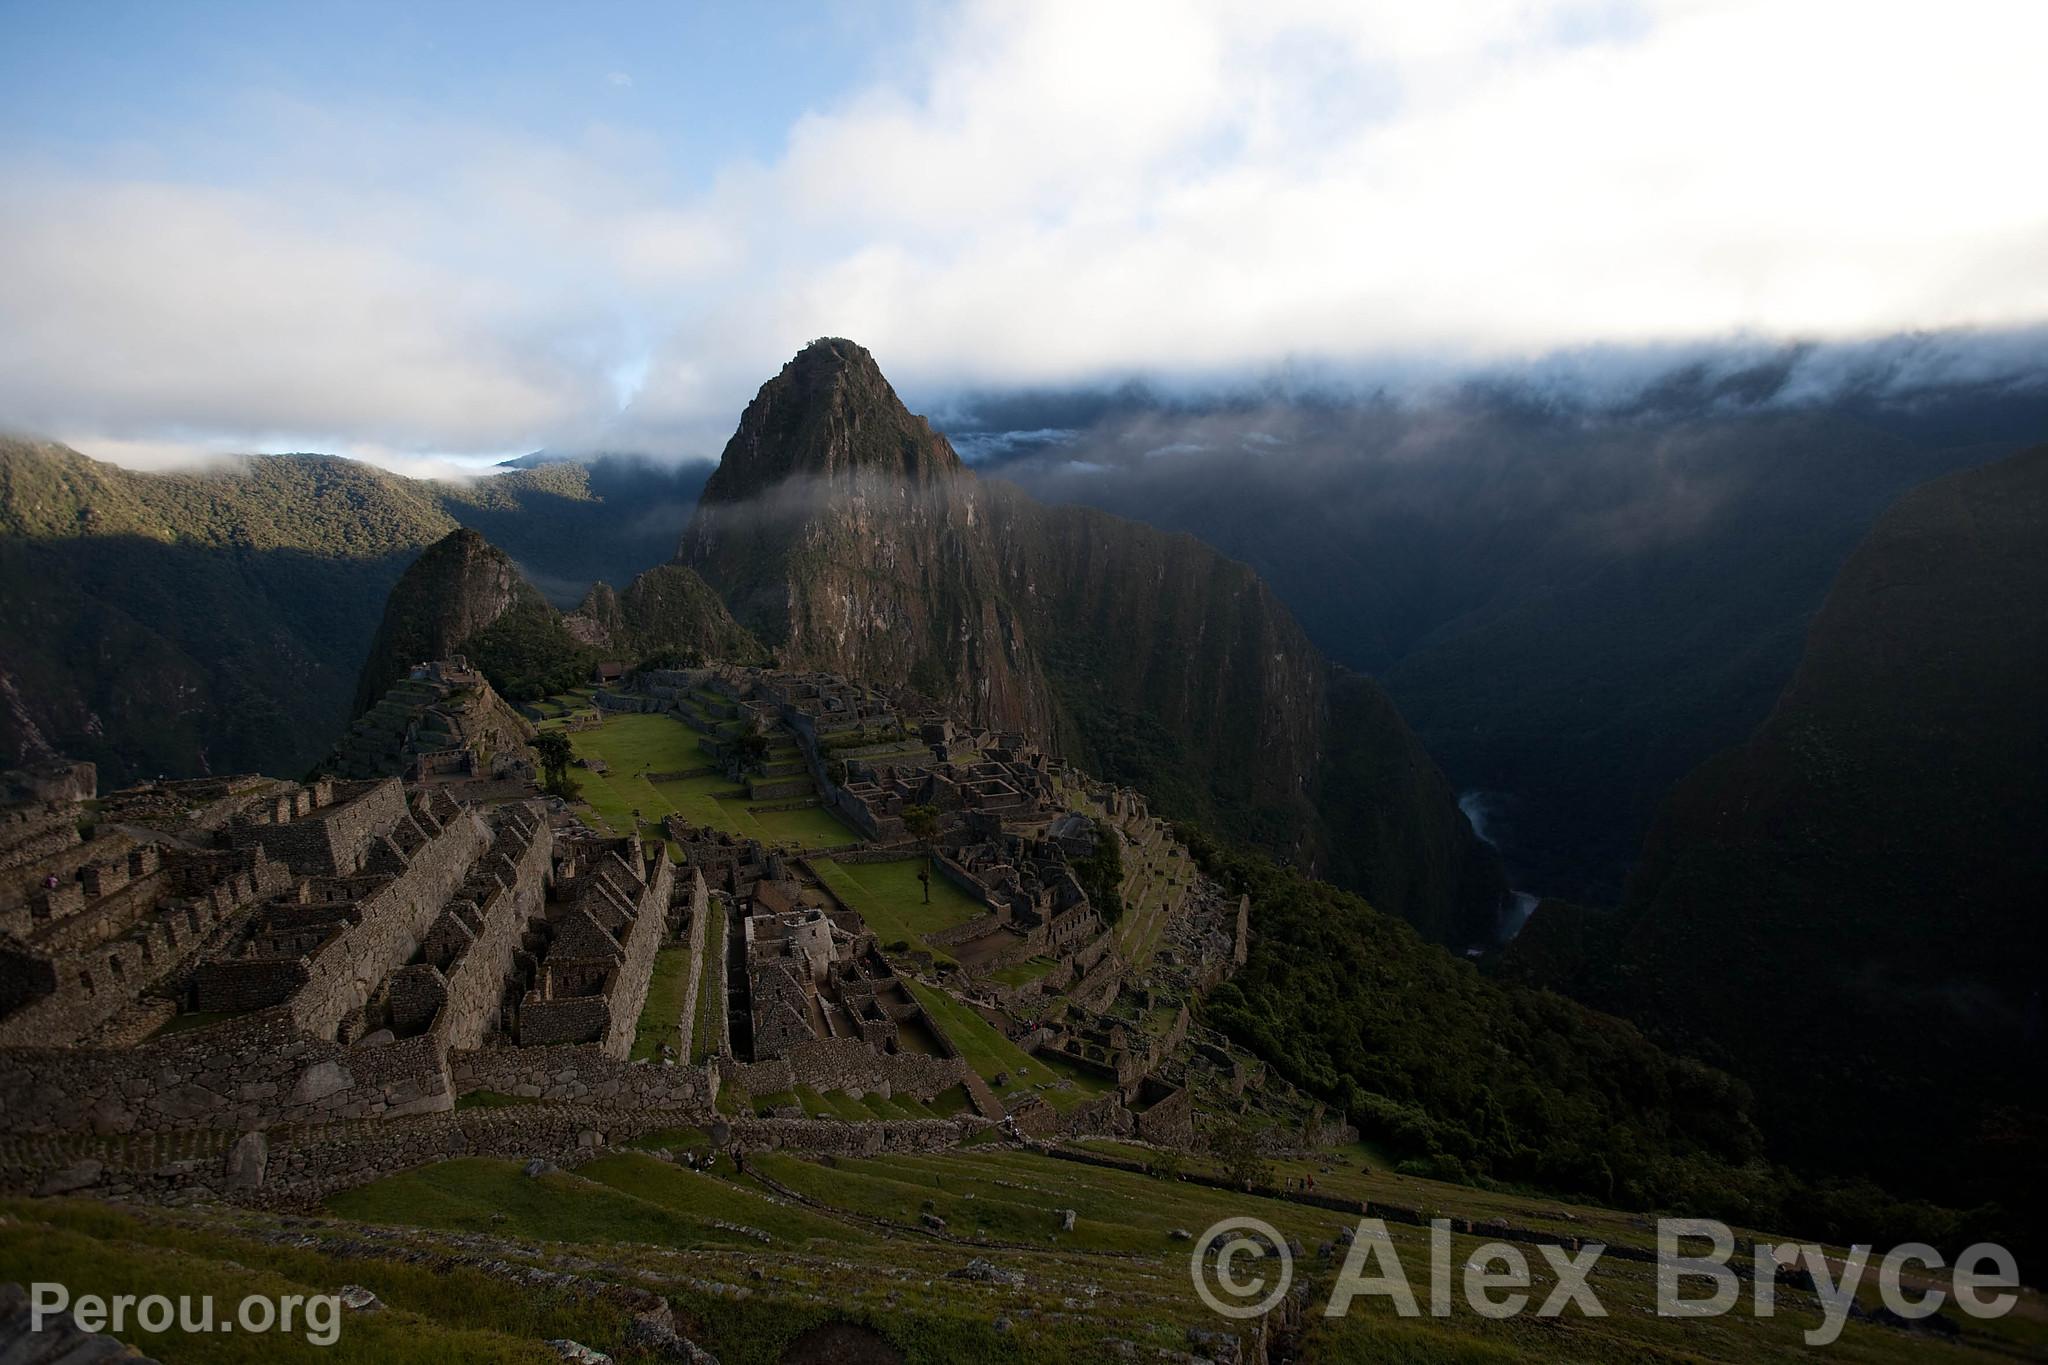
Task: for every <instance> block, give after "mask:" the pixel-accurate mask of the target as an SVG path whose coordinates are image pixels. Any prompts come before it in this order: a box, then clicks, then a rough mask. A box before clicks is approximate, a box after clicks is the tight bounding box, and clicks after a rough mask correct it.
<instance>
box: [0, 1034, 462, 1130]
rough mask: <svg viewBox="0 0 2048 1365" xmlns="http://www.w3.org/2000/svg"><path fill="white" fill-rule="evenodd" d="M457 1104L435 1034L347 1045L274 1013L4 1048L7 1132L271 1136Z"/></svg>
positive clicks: (1, 1079) (0, 1072)
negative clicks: (113, 1040)
mask: <svg viewBox="0 0 2048 1365" xmlns="http://www.w3.org/2000/svg"><path fill="white" fill-rule="evenodd" d="M453 1103H454V1094H453V1091H452V1090H451V1088H450V1085H449V1077H448V1070H447V1067H446V1065H445V1063H444V1061H443V1059H442V1053H441V1049H440V1046H439V1044H438V1042H437V1040H436V1039H434V1038H433V1037H432V1036H431V1035H422V1036H420V1037H417V1038H408V1039H404V1040H401V1041H398V1042H392V1043H387V1044H384V1045H382V1046H362V1045H358V1046H355V1047H343V1046H341V1045H340V1044H337V1043H333V1042H328V1041H325V1040H323V1039H318V1038H309V1037H306V1036H305V1035H304V1034H301V1033H299V1032H297V1031H296V1030H295V1029H294V1028H293V1026H292V1021H291V1016H290V1013H289V1011H287V1010H284V1009H271V1010H265V1011H262V1012H260V1013H257V1014H253V1015H245V1016H243V1017H242V1018H240V1019H235V1020H231V1021H229V1022H227V1023H224V1024H218V1025H215V1026H214V1027H212V1028H209V1029H194V1030H192V1031H190V1032H186V1033H176V1034H172V1035H170V1036H168V1037H165V1038H159V1039H154V1040H151V1041H149V1042H147V1043H143V1044H141V1045H139V1046H136V1047H132V1048H122V1049H97V1048H8V1049H5V1050H0V1132H6V1133H65V1132H93V1133H127V1132H138V1131H140V1132H148V1131H182V1130H188V1129H206V1128H234V1129H237V1130H248V1129H261V1128H270V1127H274V1126H277V1125H279V1124H290V1123H315V1122H320V1121H323V1120H331V1119H337V1118H366V1117H375V1116H378V1115H402V1114H413V1113H426V1112H431V1111H433V1110H437V1109H446V1108H448V1107H449V1106H450V1105H451V1104H453Z"/></svg>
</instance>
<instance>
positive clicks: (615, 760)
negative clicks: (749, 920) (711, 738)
mask: <svg viewBox="0 0 2048 1365" xmlns="http://www.w3.org/2000/svg"><path fill="white" fill-rule="evenodd" d="M703 740H704V736H702V735H700V734H698V733H697V732H696V731H695V730H692V729H691V728H690V727H689V726H687V725H685V724H683V723H682V722H681V721H679V720H677V719H676V718H675V717H674V716H669V715H649V714H643V713H638V712H625V713H619V714H609V715H607V716H606V717H605V722H604V724H603V725H602V726H601V727H599V728H598V729H595V730H577V731H573V732H571V734H570V735H569V742H570V744H571V745H572V746H574V748H575V750H576V754H577V756H578V757H580V758H593V759H602V760H603V761H604V763H605V766H606V768H607V769H608V771H606V772H603V773H596V772H592V771H591V770H590V769H588V768H577V769H574V770H573V771H572V772H571V774H570V775H571V776H572V777H574V778H575V779H576V781H577V782H578V783H579V784H580V785H581V786H582V789H583V800H584V801H585V803H587V804H588V805H589V807H590V809H591V810H592V811H594V812H595V813H596V814H597V816H598V818H599V819H600V820H602V821H603V822H604V824H605V825H606V827H607V828H609V829H610V830H611V831H612V833H614V834H624V833H627V832H628V831H634V830H635V829H636V824H637V832H638V833H640V834H642V835H645V836H648V837H653V838H659V837H660V836H661V833H662V831H661V820H662V817H663V816H665V815H671V814H673V815H679V816H681V817H682V818H683V819H684V820H686V821H688V822H689V823H690V824H693V825H704V826H708V827H710V828H712V829H716V830H723V831H724V832H726V833H728V834H733V835H737V836H739V837H741V838H747V839H759V840H760V841H761V842H762V843H764V844H771V845H775V844H781V845H788V846H791V847H796V848H830V847H837V846H839V845H843V844H853V843H859V842H860V835H859V834H858V833H856V832H855V831H854V830H853V829H852V828H851V827H849V826H848V825H846V824H845V823H844V822H842V821H841V820H840V819H839V818H838V817H837V816H835V815H833V814H832V813H831V812H830V811H827V810H825V809H823V808H821V807H810V808H806V809H801V810H790V811H770V810H761V809H759V808H758V807H757V806H756V805H754V804H753V803H750V802H749V801H748V800H747V798H746V796H745V794H744V790H743V788H742V787H741V786H740V785H739V784H737V783H735V782H733V781H731V780H730V779H728V778H726V777H725V776H724V775H723V774H721V773H709V774H705V775H702V776H697V777H683V778H672V779H669V780H667V781H663V782H654V781H650V780H649V778H648V776H647V774H649V773H672V772H689V771H691V770H693V769H697V768H704V767H709V766H711V764H712V759H711V756H710V755H709V754H708V753H706V752H705V751H704V749H703V747H702V746H703ZM766 804H768V805H777V804H780V803H778V802H773V801H771V802H767V803H766ZM634 811H638V812H639V813H640V814H639V819H638V821H637V822H636V821H635V818H634V815H633V812H634Z"/></svg>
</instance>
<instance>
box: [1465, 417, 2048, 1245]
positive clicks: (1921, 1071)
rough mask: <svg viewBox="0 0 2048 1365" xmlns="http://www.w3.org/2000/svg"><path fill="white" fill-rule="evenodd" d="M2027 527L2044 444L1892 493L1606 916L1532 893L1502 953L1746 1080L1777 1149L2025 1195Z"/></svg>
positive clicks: (1888, 1175)
mask: <svg viewBox="0 0 2048 1365" xmlns="http://www.w3.org/2000/svg"><path fill="white" fill-rule="evenodd" d="M2044 524H2048V447H2043V448H2038V449H2035V450H2032V451H2029V452H2026V453H2023V454H2021V455H2018V456H2014V457H2012V458H2009V459H2007V460H2004V461H2001V462H1999V463H1997V464H1993V465H1988V466H1985V467H1983V468H1979V469H1975V470H1969V471H1966V472H1963V473H1958V474H1953V475H1950V476H1948V477H1946V478H1943V479H1939V480H1936V481H1935V482H1933V483H1930V484H1927V485H1925V486H1924V487H1921V488H1919V489H1916V490H1915V491H1913V492H1912V493H1910V494H1908V495H1906V496H1905V497H1903V498H1901V499H1900V500H1899V501H1898V502H1897V503H1896V504H1894V505H1893V507H1892V508H1891V510H1890V511H1888V512H1886V513H1885V515H1884V516H1883V517H1882V518H1881V519H1880V520H1879V521H1878V523H1877V525H1876V527H1875V528H1874V529H1873V530H1872V531H1871V533H1870V535H1869V536H1868V537H1867V538H1866V539H1865V540H1864V542H1863V544H1862V545H1861V546H1860V547H1858V549H1857V550H1856V552H1855V553H1854V554H1853V555H1852V556H1851V557H1850V559H1849V561H1848V563H1847V564H1846V565H1845V566H1844V568H1843V570H1842V572H1841V574H1840V576H1839V577H1838V578H1837V580H1836V582H1835V585H1834V587H1833V588H1832V590H1831V591H1830V592H1829V594H1828V597H1827V602H1826V605H1825V606H1824V607H1823V608H1822V609H1821V612H1820V614H1819V615H1818V616H1817V617H1816V618H1815V620H1814V624H1813V629H1812V631H1811V632H1810V634H1809V636H1808V639H1807V645H1806V651H1805V655H1804V657H1803V658H1802V659H1801V661H1800V664H1799V669H1798V672H1797V674H1796V675H1795V676H1794V678H1793V680H1792V683H1791V685H1790V686H1789V687H1788V688H1787V689H1786V691H1785V694H1784V695H1783V696H1782V697H1781V698H1780V699H1779V701H1778V704H1777V706H1776V708H1775V709H1774V710H1773V711H1772V712H1771V715H1770V717H1769V719H1767V720H1766V721H1765V722H1764V724H1763V725H1762V726H1761V727H1760V728H1759V729H1758V730H1757V732H1756V734H1755V735H1754V736H1753V737H1752V738H1751V739H1750V740H1749V741H1748V742H1747V743H1746V744H1743V745H1741V746H1740V747H1738V748H1735V749H1732V750H1730V751H1728V752H1727V753H1724V754H1721V755H1720V756H1718V757H1716V758H1714V759H1712V760H1711V761H1709V762H1708V763H1706V764H1704V765H1702V766H1701V767H1700V768H1699V769H1698V770H1697V771H1695V772H1694V773H1693V774H1692V775H1691V776H1689V777H1688V778H1686V780H1685V781H1684V782H1683V783H1681V784H1680V785H1679V786H1678V788H1677V789H1676V790H1675V791H1674V792H1673V794H1672V796H1671V799H1670V800H1669V802H1668V803H1667V804H1666V806H1665V808H1664V812H1663V814H1662V816H1661V818H1660V819H1659V821H1658V823H1657V826H1656V828H1655V830H1654V831H1653V833H1652V835H1651V837H1650V839H1649V841H1648V843H1647V845H1646V846H1645V849H1644V856H1643V861H1642V864H1641V866H1640V868H1639V869H1638V871H1637V873H1636V875H1635V877H1634V878H1633V879H1632V881H1631V884H1630V888H1629V894H1628V896H1627V898H1626V900H1625V902H1624V904H1623V906H1622V908H1621V909H1620V910H1619V911H1618V912H1615V913H1614V914H1612V915H1611V916H1608V915H1601V914H1598V913H1595V912H1590V911H1586V910H1582V909H1578V908H1576V907H1571V906H1566V905H1557V904H1550V905H1545V906H1544V907H1543V908H1542V909H1540V910H1539V911H1538V912H1537V914H1536V917H1535V919H1534V920H1533V921H1532V923H1531V927H1530V929H1529V931H1527V932H1526V933H1525V935H1524V938H1525V939H1526V942H1523V941H1518V942H1517V943H1516V945H1515V947H1514V948H1513V949H1512V950H1511V951H1510V953H1509V954H1508V955H1507V959H1506V962H1505V963H1504V968H1505V970H1507V971H1508V972H1510V973H1511V974H1517V975H1520V976H1522V977H1524V978H1533V979H1537V980H1543V981H1547V982H1550V983H1553V984H1569V985H1571V986H1572V987H1573V988H1574V989H1575V990H1577V991H1578V992H1579V993H1580V994H1582V995H1583V996H1584V997H1586V998H1588V999H1590V1000H1593V1001H1594V1002H1596V1003H1599V1004H1603V1005H1607V1006H1609V1007H1612V1008H1615V1009H1617V1010H1619V1011H1621V1012H1624V1013H1628V1014H1630V1015H1632V1016H1633V1017H1635V1018H1637V1019H1638V1020H1640V1021H1642V1022H1643V1024H1644V1026H1645V1027H1646V1028H1649V1029H1650V1030H1651V1031H1652V1032H1653V1033H1654V1034H1656V1035H1657V1036H1659V1037H1661V1038H1662V1039H1664V1040H1665V1041H1666V1042H1668V1043H1671V1044H1674V1045H1676V1046H1679V1047H1681V1048H1684V1049H1686V1050H1689V1051H1692V1052H1695V1053H1697V1054H1698V1055H1700V1056H1702V1057H1704V1058H1706V1059H1707V1060H1710V1061H1713V1062H1716V1063H1718V1064H1721V1065H1724V1066H1727V1067H1728V1068H1729V1069H1731V1070H1733V1071H1735V1072H1736V1073H1737V1074H1738V1075H1742V1076H1744V1077H1745V1078H1747V1079H1749V1080H1750V1081H1751V1082H1752V1083H1753V1084H1754V1085H1755V1087H1756V1089H1757V1093H1758V1099H1759V1118H1760V1120H1761V1121H1762V1122H1763V1124H1764V1126H1765V1127H1766V1129H1767V1130H1768V1131H1770V1132H1771V1133H1773V1134H1774V1135H1775V1136H1776V1137H1777V1138H1778V1139H1779V1140H1780V1141H1781V1143H1782V1144H1783V1147H1784V1149H1785V1151H1786V1153H1787V1155H1788V1156H1791V1157H1792V1158H1793V1159H1795V1160H1799V1161H1806V1162H1820V1161H1825V1162H1831V1163H1833V1164H1834V1165H1835V1166H1836V1167H1837V1168H1847V1169H1851V1170H1856V1171H1861V1172H1865V1173H1869V1174H1872V1175H1874V1176H1876V1177H1878V1178H1880V1179H1884V1180H1886V1181H1889V1182H1893V1184H1894V1187H1895V1188H1897V1189H1899V1190H1901V1191H1906V1190H1914V1189H1919V1190H1926V1191H1927V1192H1929V1193H1932V1194H1936V1195H1939V1196H1941V1197H1945V1198H1951V1199H1964V1200H1978V1199H1984V1200H1993V1199H1995V1200H1999V1201H2001V1202H2005V1203H2007V1204H2009V1205H2011V1206H2013V1207H2018V1208H2025V1209H2030V1210H2033V1211H2036V1212H2038V1211H2040V1210H2042V1209H2043V1208H2044V1207H2048V1191H2044V1188H2043V1185H2042V1172H2043V1171H2044V1170H2048V1105H2044V1104H2043V1103H2042V1096H2043V1095H2044V1094H2048V1086H2044V1082H2048V1037H2044V1034H2048V1030H2044V1019H2043V1000H2042V995H2043V983H2044V981H2048V922H2044V919H2043V915H2042V904H2041V895H2042V889H2043V887H2048V839H2044V838H2043V837H2042V835H2043V831H2044V830H2048V683H2044V679H2048V539H2044V537H2043V536H2042V534H2041V527H2042V526H2043V525H2044Z"/></svg>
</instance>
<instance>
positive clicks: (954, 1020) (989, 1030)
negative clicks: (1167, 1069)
mask: <svg viewBox="0 0 2048 1365" xmlns="http://www.w3.org/2000/svg"><path fill="white" fill-rule="evenodd" d="M905 984H907V985H908V986H909V987H910V989H911V990H912V991H913V992H914V993H915V994H916V996H917V999H918V1003H919V1004H921V1005H923V1006H924V1009H925V1013H927V1014H929V1015H930V1016H931V1017H932V1019H933V1020H934V1021H935V1022H936V1023H937V1024H938V1026H939V1027H940V1028H941V1029H943V1030H944V1031H945V1034H946V1036H947V1037H948V1038H950V1039H952V1040H953V1046H954V1047H957V1048H959V1049H960V1055H961V1056H962V1057H965V1058H966V1059H967V1065H969V1066H971V1067H973V1068H974V1074H975V1075H977V1076H979V1077H981V1078H982V1079H983V1080H985V1081H989V1082H991V1083H993V1081H994V1080H995V1078H996V1075H997V1073H999V1072H1008V1073H1009V1076H1010V1083H1009V1085H1008V1086H1007V1087H1005V1089H1004V1090H1002V1091H999V1092H998V1094H1008V1093H1013V1092H1014V1091H1016V1090H1018V1089H1022V1088H1029V1087H1035V1086H1037V1085H1038V1084H1039V1083H1040V1082H1042V1081H1046V1080H1051V1079H1054V1078H1064V1079H1066V1080H1068V1081H1069V1082H1071V1084H1070V1085H1069V1086H1068V1088H1066V1089H1053V1090H1041V1091H1039V1092H1038V1093H1039V1094H1041V1095H1043V1096H1044V1097H1045V1100H1046V1102H1047V1103H1048V1104H1050V1105H1052V1107H1053V1108H1055V1109H1060V1110H1066V1109H1072V1108H1074V1107H1075V1106H1076V1105H1079V1104H1082V1103H1084V1102H1085V1101H1087V1100H1089V1099H1091V1098H1093V1097H1094V1096H1096V1095H1099V1094H1101V1093H1102V1092H1103V1091H1105V1090H1108V1089H1109V1088H1110V1084H1109V1082H1108V1081H1106V1080H1103V1079H1102V1078H1100V1077H1097V1076H1091V1075H1088V1074H1086V1073H1084V1072H1082V1071H1080V1070H1078V1069H1076V1068H1074V1067H1071V1066H1067V1065H1065V1064H1063V1063H1056V1062H1054V1061H1052V1060H1050V1059H1043V1058H1039V1057H1034V1056H1032V1055H1030V1054H1029V1053H1027V1052H1025V1051H1024V1050H1023V1049H1022V1048H1020V1047H1018V1046H1017V1045H1016V1044H1015V1043H1013V1042H1011V1041H1010V1040H1009V1039H1008V1038H1005V1037H1004V1036H1003V1035H1002V1033H1001V1032H999V1031H998V1030H997V1028H996V1026H995V1025H993V1024H991V1023H989V1021H988V1020H986V1019H984V1018H982V1017H981V1016H980V1015H979V1014H976V1013H975V1012H974V1010H973V1009H972V1008H971V1007H970V1006H967V1005H963V1004H961V1003H960V1002H959V1001H958V1000H955V999H954V998H953V997H952V996H950V995H948V994H946V993H945V992H944V991H942V990H939V989H938V988H936V987H933V986H927V985H925V984H924V983H923V982H922V981H912V980H909V979H908V978H906V979H905Z"/></svg>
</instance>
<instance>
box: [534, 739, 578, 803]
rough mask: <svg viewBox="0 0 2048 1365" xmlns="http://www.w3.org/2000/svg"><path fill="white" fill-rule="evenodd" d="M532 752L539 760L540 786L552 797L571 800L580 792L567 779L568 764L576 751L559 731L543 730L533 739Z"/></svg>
mask: <svg viewBox="0 0 2048 1365" xmlns="http://www.w3.org/2000/svg"><path fill="white" fill-rule="evenodd" d="M533 752H534V754H535V755H536V756H537V757H538V758H539V759H540V771H541V785H542V786H543V787H545V788H546V789H547V791H548V792H549V793H550V794H551V795H554V796H559V797H561V798H563V799H564V800H572V799H574V797H575V796H576V794H577V792H578V791H579V790H580V788H578V786H577V785H576V783H575V782H574V781H572V780H571V779H570V777H569V763H570V761H571V760H572V759H574V758H575V756H576V750H575V748H574V747H573V746H571V745H570V743H569V737H568V736H567V735H565V734H563V733H562V732H561V731H560V730H543V731H541V732H540V733H539V734H537V735H535V736H534V737H533Z"/></svg>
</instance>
